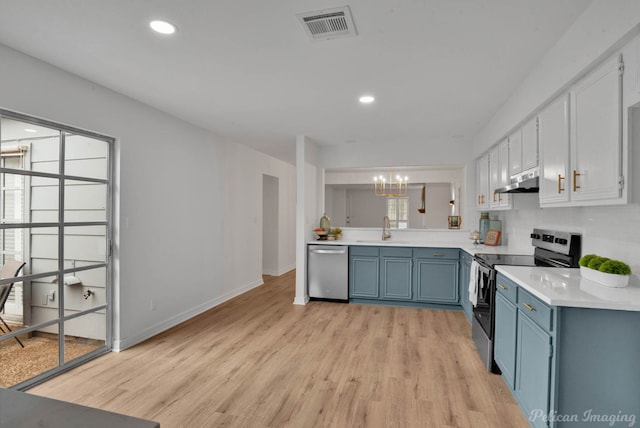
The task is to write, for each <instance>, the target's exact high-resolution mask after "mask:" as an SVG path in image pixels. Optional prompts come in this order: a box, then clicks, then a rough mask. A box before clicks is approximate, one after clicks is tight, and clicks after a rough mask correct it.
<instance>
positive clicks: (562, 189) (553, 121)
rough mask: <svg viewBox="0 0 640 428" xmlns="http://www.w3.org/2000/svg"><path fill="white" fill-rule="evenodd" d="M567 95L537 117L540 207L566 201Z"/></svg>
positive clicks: (567, 154) (567, 157)
mask: <svg viewBox="0 0 640 428" xmlns="http://www.w3.org/2000/svg"><path fill="white" fill-rule="evenodd" d="M568 109H569V95H563V96H561V97H560V98H558V99H556V100H555V101H554V102H553V103H551V104H550V105H549V106H548V107H547V108H545V109H544V110H542V111H541V112H540V114H539V115H538V127H539V128H538V137H539V142H540V158H541V160H542V161H541V164H542V165H541V168H540V195H539V197H540V205H545V204H547V203H562V202H568V201H569V192H570V189H569V182H568V181H567V177H568V173H569V110H568Z"/></svg>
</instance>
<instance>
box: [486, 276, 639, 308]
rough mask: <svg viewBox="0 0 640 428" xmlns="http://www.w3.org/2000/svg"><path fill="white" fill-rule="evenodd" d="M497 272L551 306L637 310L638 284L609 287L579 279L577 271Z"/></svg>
mask: <svg viewBox="0 0 640 428" xmlns="http://www.w3.org/2000/svg"><path fill="white" fill-rule="evenodd" d="M496 269H497V270H498V272H500V273H502V274H504V275H505V276H506V277H507V278H509V279H511V280H513V281H515V282H516V283H517V284H518V285H519V286H521V287H522V288H523V289H525V290H527V291H528V292H529V293H531V294H533V295H534V296H536V297H537V298H539V299H540V300H542V301H543V302H545V303H547V304H548V305H552V306H569V307H576V308H592V309H613V310H623V311H640V281H638V279H637V277H635V276H631V278H630V281H629V285H628V286H626V287H621V288H612V287H607V286H605V285H601V284H598V283H596V282H593V281H590V280H588V279H584V278H582V276H581V275H580V269H569V268H549V267H525V266H496Z"/></svg>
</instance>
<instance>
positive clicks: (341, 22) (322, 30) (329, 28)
mask: <svg viewBox="0 0 640 428" xmlns="http://www.w3.org/2000/svg"><path fill="white" fill-rule="evenodd" d="M296 16H297V17H298V19H299V20H300V23H301V24H302V27H303V28H304V31H305V32H306V33H307V36H309V38H310V39H311V40H330V39H338V38H343V37H353V36H356V35H357V33H356V27H355V25H353V19H352V18H351V12H350V11H349V6H344V7H338V8H335V9H323V10H316V11H314V12H306V13H299V14H297V15H296Z"/></svg>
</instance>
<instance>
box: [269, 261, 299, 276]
mask: <svg viewBox="0 0 640 428" xmlns="http://www.w3.org/2000/svg"><path fill="white" fill-rule="evenodd" d="M295 268H296V264H295V263H294V264H292V265H289V266H285V267H283V268H280V269H277V270H271V269H267V270H265V271H264V272H262V274H263V275H271V276H280V275H284V274H285V273H287V272H290V271H292V270H294V269H295Z"/></svg>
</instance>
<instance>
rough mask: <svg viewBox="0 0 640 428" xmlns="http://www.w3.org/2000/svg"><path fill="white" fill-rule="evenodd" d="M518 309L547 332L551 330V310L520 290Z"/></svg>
mask: <svg viewBox="0 0 640 428" xmlns="http://www.w3.org/2000/svg"><path fill="white" fill-rule="evenodd" d="M518 308H519V309H520V311H521V312H522V313H523V314H525V315H526V316H528V317H529V318H531V319H532V320H533V321H535V322H536V323H537V324H538V325H539V326H540V327H542V328H544V329H545V330H547V331H551V330H552V329H553V325H552V318H553V309H552V308H551V307H549V306H547V304H546V303H544V302H542V301H541V300H540V299H538V298H537V297H534V296H532V295H531V294H529V293H528V292H527V291H525V290H523V289H522V288H520V290H519V291H518Z"/></svg>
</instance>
